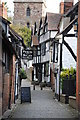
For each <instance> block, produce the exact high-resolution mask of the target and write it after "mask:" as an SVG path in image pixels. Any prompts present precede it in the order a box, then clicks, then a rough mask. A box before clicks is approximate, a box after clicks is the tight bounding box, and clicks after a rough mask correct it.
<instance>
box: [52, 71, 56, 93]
mask: <svg viewBox="0 0 80 120" xmlns="http://www.w3.org/2000/svg"><path fill="white" fill-rule="evenodd" d="M51 87H52V90H53V91H54V90H55V79H54V73H53V71H52V69H51Z"/></svg>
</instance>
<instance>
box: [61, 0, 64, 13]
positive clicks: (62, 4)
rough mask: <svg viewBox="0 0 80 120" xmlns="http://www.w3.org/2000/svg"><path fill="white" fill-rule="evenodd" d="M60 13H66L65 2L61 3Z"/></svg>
mask: <svg viewBox="0 0 80 120" xmlns="http://www.w3.org/2000/svg"><path fill="white" fill-rule="evenodd" d="M60 14H64V2H61V3H60Z"/></svg>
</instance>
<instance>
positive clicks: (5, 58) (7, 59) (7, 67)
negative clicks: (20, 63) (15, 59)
mask: <svg viewBox="0 0 80 120" xmlns="http://www.w3.org/2000/svg"><path fill="white" fill-rule="evenodd" d="M2 59H3V64H4V66H5V72H7V73H9V71H10V56H9V53H7V52H6V51H5V50H3V53H2Z"/></svg>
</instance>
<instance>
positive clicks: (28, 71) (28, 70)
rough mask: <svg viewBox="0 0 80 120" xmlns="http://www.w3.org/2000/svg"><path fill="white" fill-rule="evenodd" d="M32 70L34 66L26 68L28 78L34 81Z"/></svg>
mask: <svg viewBox="0 0 80 120" xmlns="http://www.w3.org/2000/svg"><path fill="white" fill-rule="evenodd" d="M32 70H33V68H32V67H30V68H27V70H26V73H27V78H28V79H29V80H30V81H32Z"/></svg>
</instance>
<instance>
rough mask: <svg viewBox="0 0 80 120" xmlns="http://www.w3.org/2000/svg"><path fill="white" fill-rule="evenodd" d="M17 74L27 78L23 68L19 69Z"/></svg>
mask: <svg viewBox="0 0 80 120" xmlns="http://www.w3.org/2000/svg"><path fill="white" fill-rule="evenodd" d="M19 76H20V78H21V79H26V78H27V75H26V72H25V70H24V69H23V68H22V69H21V70H20V72H19Z"/></svg>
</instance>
